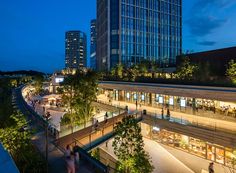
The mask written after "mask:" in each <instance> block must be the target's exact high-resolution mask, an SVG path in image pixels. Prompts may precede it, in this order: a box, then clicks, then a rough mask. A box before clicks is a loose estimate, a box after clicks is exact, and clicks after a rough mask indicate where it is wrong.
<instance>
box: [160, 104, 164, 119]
mask: <svg viewBox="0 0 236 173" xmlns="http://www.w3.org/2000/svg"><path fill="white" fill-rule="evenodd" d="M161 119H164V109H163V107H162V108H161Z"/></svg>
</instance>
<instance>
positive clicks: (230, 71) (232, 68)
mask: <svg viewBox="0 0 236 173" xmlns="http://www.w3.org/2000/svg"><path fill="white" fill-rule="evenodd" d="M226 76H227V77H228V78H229V79H230V80H231V81H232V82H233V83H234V84H236V62H234V60H231V61H230V62H229V64H228V68H227V70H226Z"/></svg>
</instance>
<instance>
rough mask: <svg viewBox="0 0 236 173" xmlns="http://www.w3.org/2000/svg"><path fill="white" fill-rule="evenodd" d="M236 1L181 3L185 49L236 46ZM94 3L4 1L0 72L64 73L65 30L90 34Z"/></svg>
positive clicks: (88, 0)
mask: <svg viewBox="0 0 236 173" xmlns="http://www.w3.org/2000/svg"><path fill="white" fill-rule="evenodd" d="M235 16H236V1H235V0H183V49H184V51H186V50H191V51H194V52H197V51H204V50H211V49H216V48H223V47H229V46H236V20H235V19H234V17H235ZM95 17H96V0H37V1H36V0H1V2H0V70H3V71H6V70H21V69H26V70H30V69H32V70H39V71H43V72H50V73H51V72H53V71H55V70H60V69H62V68H64V57H65V55H64V51H65V48H64V46H65V45H64V39H65V31H68V30H81V31H84V32H86V33H87V37H88V41H87V42H88V57H89V42H90V41H89V40H90V34H89V33H90V20H91V19H93V18H95Z"/></svg>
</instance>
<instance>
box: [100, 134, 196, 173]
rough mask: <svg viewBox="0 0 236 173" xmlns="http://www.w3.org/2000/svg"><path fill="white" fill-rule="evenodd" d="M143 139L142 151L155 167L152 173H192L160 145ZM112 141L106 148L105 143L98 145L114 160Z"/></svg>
mask: <svg viewBox="0 0 236 173" xmlns="http://www.w3.org/2000/svg"><path fill="white" fill-rule="evenodd" d="M143 139H144V144H145V145H144V149H145V151H147V152H148V153H149V155H150V157H151V160H152V165H153V166H154V167H155V168H154V171H153V173H194V172H193V171H192V170H191V169H190V168H189V167H187V166H186V165H185V164H183V163H182V162H180V161H179V160H178V159H176V158H175V157H173V156H172V154H170V153H169V152H167V151H166V149H165V148H163V147H162V146H161V145H160V144H158V143H157V142H155V141H152V140H149V139H146V138H143ZM112 141H113V139H111V140H109V141H108V144H107V147H106V144H105V143H103V144H102V145H100V147H101V148H102V149H103V150H105V151H107V152H108V153H109V154H110V155H112V156H113V157H114V158H117V157H116V156H115V154H114V152H113V147H112Z"/></svg>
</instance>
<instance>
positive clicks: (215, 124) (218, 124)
mask: <svg viewBox="0 0 236 173" xmlns="http://www.w3.org/2000/svg"><path fill="white" fill-rule="evenodd" d="M100 99H102V98H101V97H100ZM103 99H104V101H106V102H107V103H109V102H108V100H106V99H105V98H103ZM109 104H112V105H118V106H121V107H125V106H128V108H129V110H130V111H134V110H136V105H135V104H133V103H127V102H122V101H111V102H110V103H109ZM144 109H146V110H147V113H152V114H157V115H161V109H160V108H154V107H151V106H144V105H142V106H141V107H140V106H138V110H139V111H141V110H144ZM164 114H166V110H164ZM170 114H171V117H175V118H179V119H183V120H187V121H189V122H190V123H193V124H197V125H198V126H203V127H204V126H207V127H210V128H213V129H219V130H226V131H230V132H232V133H236V122H231V121H226V120H220V119H214V118H210V117H204V116H197V115H191V114H186V113H183V112H174V111H171V112H170Z"/></svg>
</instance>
